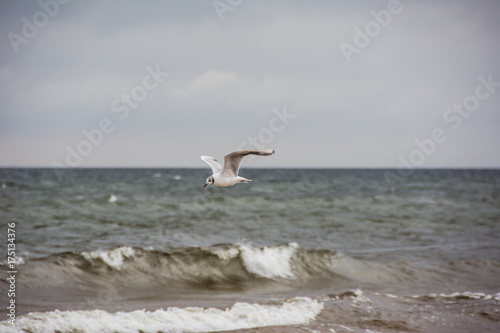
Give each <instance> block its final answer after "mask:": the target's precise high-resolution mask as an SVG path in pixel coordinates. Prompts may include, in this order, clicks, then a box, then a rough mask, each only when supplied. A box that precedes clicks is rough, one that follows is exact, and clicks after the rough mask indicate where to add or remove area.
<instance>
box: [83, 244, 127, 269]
mask: <svg viewBox="0 0 500 333" xmlns="http://www.w3.org/2000/svg"><path fill="white" fill-rule="evenodd" d="M134 254H135V251H134V249H133V248H131V247H130V246H122V247H118V248H116V249H113V250H96V251H91V252H82V256H83V257H84V258H85V259H87V260H91V259H98V258H100V259H102V261H104V262H105V263H106V264H107V265H108V266H110V267H113V268H116V269H118V270H119V269H121V268H122V265H123V259H124V258H130V257H132V256H133V255H134Z"/></svg>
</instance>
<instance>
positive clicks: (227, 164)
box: [222, 149, 274, 177]
mask: <svg viewBox="0 0 500 333" xmlns="http://www.w3.org/2000/svg"><path fill="white" fill-rule="evenodd" d="M272 154H274V149H247V150H237V151H233V152H232V153H230V154H227V155H226V156H224V169H222V174H223V175H225V176H229V177H231V176H238V170H239V169H240V165H241V160H242V159H243V157H245V156H247V155H261V156H268V155H272Z"/></svg>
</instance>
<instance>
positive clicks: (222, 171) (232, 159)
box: [201, 149, 274, 187]
mask: <svg viewBox="0 0 500 333" xmlns="http://www.w3.org/2000/svg"><path fill="white" fill-rule="evenodd" d="M272 154H274V149H247V150H237V151H233V152H232V153H229V154H227V155H226V156H224V165H222V164H220V163H219V162H218V161H217V160H216V159H215V158H213V157H210V156H202V157H201V160H202V161H203V162H205V163H207V164H208V165H209V166H210V168H212V172H213V173H214V174H213V175H211V176H210V177H208V178H207V180H206V182H205V186H207V185H215V186H222V187H227V186H232V185H234V184H238V183H248V182H251V180H250V179H246V178H243V177H240V176H238V171H239V169H240V165H241V160H242V159H243V157H245V156H247V155H261V156H268V155H272ZM205 186H203V187H205Z"/></svg>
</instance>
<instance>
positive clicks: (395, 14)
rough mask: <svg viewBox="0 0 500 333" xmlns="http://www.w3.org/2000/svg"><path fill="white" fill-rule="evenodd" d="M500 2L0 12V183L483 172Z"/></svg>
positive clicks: (130, 5) (493, 120)
mask: <svg viewBox="0 0 500 333" xmlns="http://www.w3.org/2000/svg"><path fill="white" fill-rule="evenodd" d="M498 17H500V2H499V1H495V0H491V1H482V0H480V1H451V0H450V1H447V0H443V1H430V0H429V1H426V0H413V1H411V0H401V1H397V0H389V1H356V2H355V1H326V0H324V1H320V0H316V1H297V0H295V1H293V0H287V1H285V0H282V1H264V0H255V1H251V0H215V1H206V0H203V1H201V0H199V1H196V0H193V1H163V0H158V1H155V0H149V1H130V0H128V1H127V0H124V1H118V0H107V1H78V0H73V1H69V0H40V1H14V0H0V167H60V168H63V167H199V168H203V167H206V165H205V164H204V163H203V162H202V161H201V160H200V155H209V156H214V157H216V158H218V159H219V160H222V159H223V156H224V155H225V154H227V153H229V152H231V151H233V150H237V149H254V148H273V149H275V150H276V154H275V155H273V156H271V157H265V158H261V157H255V158H251V159H248V160H245V161H244V164H245V165H247V166H249V167H289V168H294V167H332V168H339V167H340V168H350V167H355V168H417V167H418V168H435V167H439V168H448V167H452V168H466V167H484V168H499V167H500V149H499V143H500V61H499V59H500V42H499V41H500V20H498Z"/></svg>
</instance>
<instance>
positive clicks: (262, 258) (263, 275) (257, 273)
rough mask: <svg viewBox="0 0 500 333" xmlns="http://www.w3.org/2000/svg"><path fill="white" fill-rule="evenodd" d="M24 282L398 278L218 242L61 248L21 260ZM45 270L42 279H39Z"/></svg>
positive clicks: (236, 286) (296, 251)
mask: <svg viewBox="0 0 500 333" xmlns="http://www.w3.org/2000/svg"><path fill="white" fill-rule="evenodd" d="M23 274H24V279H23V280H24V281H25V283H26V287H28V288H29V286H30V285H31V286H32V285H40V283H42V284H43V283H54V284H62V285H64V284H65V282H67V283H68V284H71V283H74V282H77V283H78V284H79V286H80V287H81V286H82V285H88V286H91V287H93V286H95V285H96V284H106V285H109V284H111V285H113V287H114V288H120V286H124V287H127V288H129V287H134V286H138V285H140V286H142V287H144V286H150V287H151V288H154V287H155V286H159V285H161V286H165V287H166V288H169V287H172V288H175V287H177V286H179V285H183V286H184V287H191V288H195V289H199V288H202V289H218V290H222V289H231V290H242V289H247V288H251V287H255V286H258V287H262V286H265V285H268V284H271V285H273V286H274V287H276V286H290V285H291V286H295V287H296V286H297V285H301V284H307V283H309V282H310V283H316V284H317V283H318V282H319V281H325V282H327V283H332V281H334V282H335V283H336V284H340V283H342V282H349V281H351V282H352V281H355V282H365V283H379V282H391V281H396V280H398V279H401V278H402V276H401V273H400V272H398V271H397V270H395V269H392V268H390V267H387V266H384V265H381V264H378V263H373V262H364V261H360V260H356V259H353V258H350V257H348V256H345V255H344V254H342V253H341V252H336V251H332V250H325V249H304V248H301V247H300V246H299V245H298V244H296V243H289V244H282V245H277V246H265V247H254V246H251V245H247V244H221V245H214V246H211V247H190V248H181V249H174V250H170V251H165V252H162V251H156V250H145V249H141V248H133V247H128V246H122V247H118V248H114V249H109V250H95V251H88V252H81V253H73V252H66V253H60V254H55V255H51V256H49V257H45V258H41V259H35V260H31V261H29V262H28V263H27V264H26V265H23ZM44 275H46V276H47V279H44Z"/></svg>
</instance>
